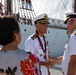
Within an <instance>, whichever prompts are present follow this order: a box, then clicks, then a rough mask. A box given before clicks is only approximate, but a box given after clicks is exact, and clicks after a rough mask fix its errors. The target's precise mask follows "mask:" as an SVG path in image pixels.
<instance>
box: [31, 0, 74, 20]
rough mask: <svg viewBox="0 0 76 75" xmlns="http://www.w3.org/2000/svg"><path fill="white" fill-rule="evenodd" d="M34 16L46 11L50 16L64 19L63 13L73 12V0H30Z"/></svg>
mask: <svg viewBox="0 0 76 75" xmlns="http://www.w3.org/2000/svg"><path fill="white" fill-rule="evenodd" d="M32 5H33V8H34V11H35V13H36V16H38V15H40V14H42V13H47V14H48V15H49V17H50V18H56V19H61V20H64V19H65V18H66V15H65V13H69V12H70V13H71V12H73V0H32Z"/></svg>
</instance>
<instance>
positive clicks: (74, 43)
mask: <svg viewBox="0 0 76 75" xmlns="http://www.w3.org/2000/svg"><path fill="white" fill-rule="evenodd" d="M75 33H76V30H74V32H73V33H72V34H71V37H70V38H69V42H68V45H67V47H66V50H65V51H64V56H63V61H62V70H63V72H64V75H67V71H68V64H69V61H70V57H71V55H76V35H75Z"/></svg>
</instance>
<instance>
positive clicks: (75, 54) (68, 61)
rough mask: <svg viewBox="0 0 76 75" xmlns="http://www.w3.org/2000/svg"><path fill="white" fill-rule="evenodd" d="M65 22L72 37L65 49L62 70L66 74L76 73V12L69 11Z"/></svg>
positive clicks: (72, 74)
mask: <svg viewBox="0 0 76 75" xmlns="http://www.w3.org/2000/svg"><path fill="white" fill-rule="evenodd" d="M66 15H67V19H66V21H65V24H66V26H67V30H68V34H70V38H69V41H68V44H67V47H66V50H65V51H64V55H63V60H62V70H63V72H64V75H76V13H67V14H66Z"/></svg>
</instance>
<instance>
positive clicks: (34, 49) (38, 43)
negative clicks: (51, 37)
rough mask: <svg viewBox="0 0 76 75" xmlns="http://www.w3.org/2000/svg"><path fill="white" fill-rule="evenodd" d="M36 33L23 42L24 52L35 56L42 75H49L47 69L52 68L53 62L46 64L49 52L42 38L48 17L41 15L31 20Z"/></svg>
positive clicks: (45, 31)
mask: <svg viewBox="0 0 76 75" xmlns="http://www.w3.org/2000/svg"><path fill="white" fill-rule="evenodd" d="M33 23H34V24H35V28H36V31H35V33H34V34H32V35H31V36H30V37H29V38H28V39H27V40H26V42H25V50H26V51H27V52H31V53H33V54H35V55H36V56H37V57H38V59H39V65H40V70H41V74H42V75H50V73H49V68H50V67H52V66H53V61H52V60H51V62H50V63H49V62H48V63H47V60H48V59H49V58H50V50H49V48H48V44H47V41H46V37H45V36H44V34H45V33H47V29H48V23H49V22H48V16H47V15H46V14H41V15H39V16H38V17H36V18H35V19H34V20H33Z"/></svg>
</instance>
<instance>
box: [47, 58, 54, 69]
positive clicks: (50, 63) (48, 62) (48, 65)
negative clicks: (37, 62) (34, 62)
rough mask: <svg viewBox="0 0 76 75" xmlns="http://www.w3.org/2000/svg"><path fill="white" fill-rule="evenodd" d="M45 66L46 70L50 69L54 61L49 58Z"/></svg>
mask: <svg viewBox="0 0 76 75" xmlns="http://www.w3.org/2000/svg"><path fill="white" fill-rule="evenodd" d="M46 64H47V67H48V68H52V67H53V66H54V60H53V59H51V58H50V59H48V60H47V62H46Z"/></svg>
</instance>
